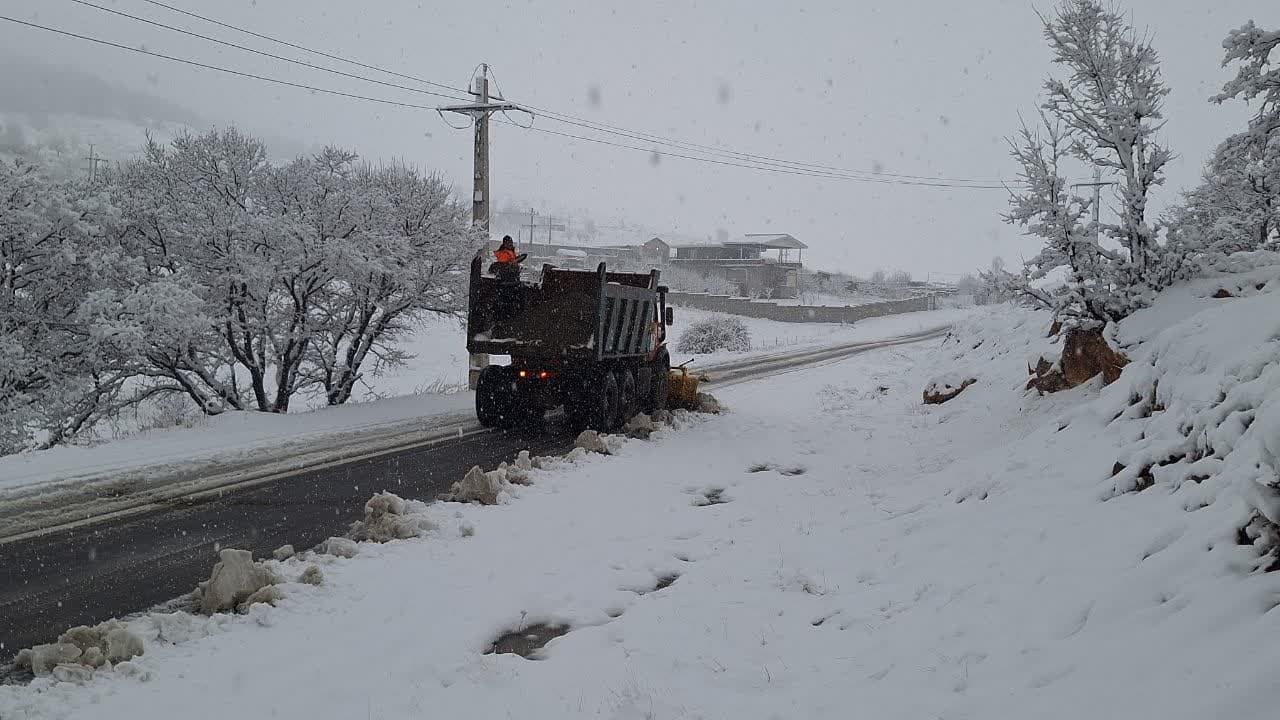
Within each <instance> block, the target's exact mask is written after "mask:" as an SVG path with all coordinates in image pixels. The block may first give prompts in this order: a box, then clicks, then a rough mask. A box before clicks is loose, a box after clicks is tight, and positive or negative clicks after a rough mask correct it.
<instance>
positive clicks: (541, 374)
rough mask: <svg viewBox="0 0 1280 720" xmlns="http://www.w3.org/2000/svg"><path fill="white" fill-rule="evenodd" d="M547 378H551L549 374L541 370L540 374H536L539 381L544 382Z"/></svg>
mask: <svg viewBox="0 0 1280 720" xmlns="http://www.w3.org/2000/svg"><path fill="white" fill-rule="evenodd" d="M549 377H551V373H549V372H547V371H546V370H543V371H542V372H540V373H538V378H539V379H540V380H546V379H547V378H549Z"/></svg>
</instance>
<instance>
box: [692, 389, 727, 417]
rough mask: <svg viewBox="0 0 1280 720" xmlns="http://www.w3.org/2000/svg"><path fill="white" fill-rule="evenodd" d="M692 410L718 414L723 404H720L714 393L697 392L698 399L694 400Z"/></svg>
mask: <svg viewBox="0 0 1280 720" xmlns="http://www.w3.org/2000/svg"><path fill="white" fill-rule="evenodd" d="M694 411H695V412H700V413H707V414H710V415H719V414H720V413H722V412H724V406H723V405H721V404H720V401H719V400H717V399H716V398H715V396H714V395H712V394H710V393H704V392H700V393H698V399H697V400H696V401H695V402H694Z"/></svg>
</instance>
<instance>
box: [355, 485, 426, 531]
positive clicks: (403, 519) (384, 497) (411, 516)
mask: <svg viewBox="0 0 1280 720" xmlns="http://www.w3.org/2000/svg"><path fill="white" fill-rule="evenodd" d="M424 507H425V506H424ZM431 529H432V524H431V521H430V520H428V519H427V518H426V516H425V515H422V514H419V513H413V512H411V507H410V504H409V503H408V502H407V501H405V500H404V499H403V498H401V497H400V496H398V495H395V494H394V493H389V492H380V493H378V494H377V495H374V496H373V497H371V498H369V502H367V503H365V504H364V520H357V521H355V522H354V523H352V524H351V531H350V532H349V533H348V534H347V535H348V537H350V538H352V539H353V540H371V541H373V542H379V543H384V542H390V541H392V540H405V539H408V538H415V537H419V536H421V535H422V534H424V533H426V532H428V531H430V530H431Z"/></svg>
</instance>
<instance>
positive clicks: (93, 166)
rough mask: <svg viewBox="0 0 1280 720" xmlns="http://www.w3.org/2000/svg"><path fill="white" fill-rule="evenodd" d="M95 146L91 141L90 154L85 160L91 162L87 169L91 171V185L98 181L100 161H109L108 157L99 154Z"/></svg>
mask: <svg viewBox="0 0 1280 720" xmlns="http://www.w3.org/2000/svg"><path fill="white" fill-rule="evenodd" d="M94 147H95V146H94V144H93V143H89V155H88V157H86V158H85V160H87V161H88V163H89V164H88V167H87V168H86V169H87V170H88V171H89V184H90V185H93V184H96V183H97V182H98V163H102V162H106V161H107V159H106V158H104V157H99V156H98V153H97V151H96V150H95V149H94Z"/></svg>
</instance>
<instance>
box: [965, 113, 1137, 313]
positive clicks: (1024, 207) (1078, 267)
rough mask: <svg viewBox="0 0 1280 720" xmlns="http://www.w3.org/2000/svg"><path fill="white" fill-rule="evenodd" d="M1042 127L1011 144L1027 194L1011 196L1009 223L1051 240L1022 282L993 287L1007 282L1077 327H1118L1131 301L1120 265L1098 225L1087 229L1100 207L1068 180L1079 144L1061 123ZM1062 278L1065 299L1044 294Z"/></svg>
mask: <svg viewBox="0 0 1280 720" xmlns="http://www.w3.org/2000/svg"><path fill="white" fill-rule="evenodd" d="M1041 120H1042V126H1043V129H1042V130H1039V131H1037V130H1033V129H1031V128H1029V127H1027V126H1026V124H1024V125H1023V126H1022V130H1021V131H1020V133H1019V134H1018V136H1017V137H1016V138H1012V139H1010V141H1009V145H1010V148H1011V149H1010V154H1011V155H1012V156H1013V158H1014V159H1015V160H1017V162H1018V164H1019V166H1020V167H1021V169H1020V170H1019V177H1020V178H1021V179H1022V182H1023V186H1024V189H1022V190H1021V191H1020V192H1017V193H1014V194H1012V195H1011V196H1010V198H1009V204H1010V209H1009V211H1008V212H1007V213H1006V214H1005V216H1004V218H1005V221H1006V222H1008V223H1010V224H1013V225H1019V226H1021V227H1023V228H1025V231H1026V233H1027V234H1028V235H1031V236H1033V237H1039V238H1041V239H1043V241H1044V246H1043V247H1042V249H1041V250H1040V252H1039V253H1038V254H1037V255H1036V256H1035V257H1033V258H1032V259H1031V260H1029V261H1027V263H1026V271H1025V274H1024V276H1023V277H1022V278H1021V279H1020V281H1016V280H1014V276H1012V275H1008V276H1006V275H1005V274H1001V273H997V272H995V271H993V272H992V273H990V274H989V276H988V277H989V280H991V281H994V280H995V279H997V278H999V279H1000V280H1002V281H1003V282H1004V283H1006V284H1007V285H1008V287H1007V288H1005V289H1004V291H1006V292H1009V291H1012V292H1016V293H1018V294H1021V295H1024V296H1025V297H1027V298H1028V299H1029V300H1031V301H1033V302H1034V303H1035V304H1038V305H1041V306H1043V307H1047V308H1050V309H1052V310H1053V312H1054V314H1055V316H1057V317H1058V318H1059V319H1060V320H1062V321H1063V322H1065V323H1067V324H1068V325H1069V326H1075V325H1094V324H1098V323H1106V322H1108V321H1111V320H1116V319H1118V318H1119V317H1122V316H1123V311H1124V309H1125V304H1124V300H1123V298H1120V297H1117V296H1116V292H1115V288H1116V284H1117V278H1116V277H1115V275H1116V272H1115V268H1116V265H1117V264H1118V261H1119V260H1120V258H1119V257H1118V256H1117V254H1116V253H1113V252H1110V251H1108V250H1107V249H1105V248H1103V247H1102V246H1101V245H1100V243H1099V242H1098V240H1097V235H1096V233H1095V232H1094V229H1093V228H1092V227H1091V225H1092V223H1089V224H1088V225H1086V224H1085V222H1086V221H1085V217H1086V216H1087V215H1088V214H1089V212H1090V211H1091V210H1092V201H1090V200H1086V199H1085V198H1082V197H1080V196H1078V195H1076V194H1075V193H1073V192H1072V191H1071V189H1070V186H1069V185H1068V183H1067V180H1066V178H1065V177H1064V176H1063V168H1062V164H1063V162H1064V161H1066V160H1067V159H1068V149H1069V147H1070V146H1071V145H1072V144H1073V140H1072V138H1071V137H1070V134H1069V133H1068V132H1067V131H1064V129H1063V127H1062V125H1060V124H1059V123H1057V122H1054V121H1051V120H1049V119H1047V118H1044V117H1043V116H1042V117H1041ZM1055 273H1062V274H1064V275H1065V277H1064V278H1063V280H1062V283H1061V285H1060V288H1059V291H1058V292H1050V291H1048V290H1045V289H1043V287H1040V286H1039V284H1042V283H1043V282H1044V281H1045V280H1046V278H1048V277H1049V276H1050V275H1051V274H1055Z"/></svg>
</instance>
